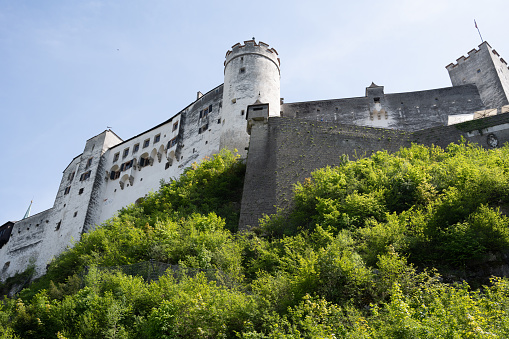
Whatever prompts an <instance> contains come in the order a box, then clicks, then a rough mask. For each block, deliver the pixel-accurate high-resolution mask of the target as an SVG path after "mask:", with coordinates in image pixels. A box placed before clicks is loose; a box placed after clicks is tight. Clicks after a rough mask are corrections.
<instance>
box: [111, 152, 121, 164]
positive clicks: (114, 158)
mask: <svg viewBox="0 0 509 339" xmlns="http://www.w3.org/2000/svg"><path fill="white" fill-rule="evenodd" d="M119 155H120V153H118V152H117V153H115V155H114V156H113V162H116V161H117V160H118V156H119Z"/></svg>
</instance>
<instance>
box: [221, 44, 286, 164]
mask: <svg viewBox="0 0 509 339" xmlns="http://www.w3.org/2000/svg"><path fill="white" fill-rule="evenodd" d="M279 65H280V61H279V58H278V54H277V52H276V50H275V49H274V48H269V45H267V44H266V43H263V42H261V41H260V42H258V44H257V43H256V41H255V40H254V39H253V40H249V41H244V45H241V44H240V43H237V44H236V45H233V46H232V49H231V50H230V51H228V52H227V53H226V60H225V62H224V88H223V108H222V114H221V116H222V119H223V121H222V123H223V127H222V133H221V139H220V147H221V148H228V149H230V150H232V149H234V148H236V149H237V150H238V151H239V153H240V154H241V155H242V156H245V155H246V151H245V148H246V147H247V146H248V145H249V135H248V134H247V131H246V127H247V121H246V114H247V107H248V106H249V105H253V104H260V103H261V104H269V116H279V112H280V90H279V87H280V85H279V78H280V70H279Z"/></svg>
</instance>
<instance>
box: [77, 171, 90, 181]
mask: <svg viewBox="0 0 509 339" xmlns="http://www.w3.org/2000/svg"><path fill="white" fill-rule="evenodd" d="M90 172H91V171H87V172H85V173H83V174H82V175H81V176H80V181H83V180H87V179H88V178H90Z"/></svg>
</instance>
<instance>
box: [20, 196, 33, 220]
mask: <svg viewBox="0 0 509 339" xmlns="http://www.w3.org/2000/svg"><path fill="white" fill-rule="evenodd" d="M32 202H33V199H32V200H31V201H30V206H28V209H27V211H26V213H25V216H24V217H23V219H26V218H28V217H29V216H30V209H31V208H32ZM23 219H21V220H23Z"/></svg>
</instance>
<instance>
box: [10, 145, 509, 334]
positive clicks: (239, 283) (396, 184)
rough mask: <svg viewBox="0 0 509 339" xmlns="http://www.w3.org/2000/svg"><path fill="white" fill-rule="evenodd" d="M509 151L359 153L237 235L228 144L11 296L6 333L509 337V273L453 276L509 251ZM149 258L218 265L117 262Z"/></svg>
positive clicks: (238, 178) (234, 169)
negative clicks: (161, 268)
mask: <svg viewBox="0 0 509 339" xmlns="http://www.w3.org/2000/svg"><path fill="white" fill-rule="evenodd" d="M508 152H509V147H508V146H504V147H502V148H499V149H496V150H490V151H487V150H484V149H482V148H478V147H476V146H474V145H470V144H466V143H460V144H457V145H456V144H451V145H450V146H449V147H448V148H447V149H445V150H444V149H440V148H438V147H429V148H428V147H424V146H417V145H414V146H412V147H410V148H407V149H401V150H400V152H398V153H397V154H394V155H390V154H388V153H386V152H378V153H376V154H374V155H373V156H372V157H370V158H364V159H360V160H358V161H355V162H348V161H344V162H343V163H342V165H341V166H339V167H336V168H324V169H320V170H318V171H315V172H314V173H312V175H311V177H310V178H308V179H306V180H305V181H304V182H302V183H300V184H297V185H296V187H295V198H294V201H293V204H292V205H291V206H292V207H291V208H290V209H288V210H282V211H279V212H278V213H277V214H275V215H272V216H267V217H265V218H264V219H263V220H262V222H261V226H260V228H259V229H258V230H256V232H246V233H237V232H235V231H236V225H237V223H238V212H239V202H240V196H241V193H242V182H243V173H244V165H243V164H242V162H240V161H239V159H238V157H237V156H235V155H233V154H232V153H229V152H226V151H223V152H221V153H220V154H218V155H216V156H214V157H213V158H212V159H209V160H207V161H204V162H202V163H200V164H195V165H193V167H192V168H189V169H187V170H186V172H185V174H184V175H183V176H182V177H181V178H179V179H178V180H174V181H171V182H169V183H164V184H163V185H162V186H161V189H160V190H159V191H158V192H155V193H151V194H149V195H148V196H147V197H145V199H143V201H141V202H140V203H139V204H137V205H131V206H129V207H127V208H124V209H123V210H121V211H120V212H119V213H118V215H117V216H116V217H114V218H112V219H111V220H109V221H107V222H106V223H104V224H103V225H101V226H100V227H98V228H97V229H96V230H94V231H92V232H90V233H88V234H85V235H84V236H83V237H82V239H81V240H80V241H79V242H77V243H76V244H74V246H73V247H72V248H70V249H68V250H67V251H66V252H65V253H63V254H62V255H60V256H59V257H58V258H56V259H55V260H54V261H53V262H52V263H51V264H50V266H49V269H48V273H47V275H46V276H45V277H43V278H42V279H40V280H39V281H38V282H36V283H34V284H32V285H31V286H30V287H29V288H27V289H25V290H24V291H22V292H21V293H20V294H19V295H18V298H17V299H9V298H7V299H5V300H4V303H2V304H0V333H1V334H0V338H61V339H62V338H235V337H237V338H505V337H509V321H508V320H507V319H509V317H508V316H509V306H508V305H509V280H507V279H506V278H501V277H499V278H492V279H491V281H488V280H487V278H488V277H483V278H486V280H483V281H484V282H485V286H483V287H481V288H478V289H474V288H472V287H471V285H469V284H468V283H467V282H462V281H460V280H461V279H452V280H456V281H455V282H451V281H449V280H451V279H449V278H448V279H444V278H443V277H442V276H441V275H440V273H439V272H441V271H442V272H445V273H446V274H449V273H448V272H451V270H452V271H453V270H455V269H459V270H462V271H468V270H475V269H476V267H479V265H491V264H493V263H497V262H501V261H503V258H505V256H506V253H507V251H508V249H509V227H508V226H509V225H508V220H507V217H506V215H505V213H504V211H507V203H508V199H509V195H508V192H509V190H508V180H509V179H508V178H509V177H508V174H509V160H508V159H509V157H508V155H509V154H508ZM149 259H153V260H156V261H160V262H164V263H168V264H173V265H179V267H180V268H181V269H182V270H183V272H186V269H203V270H208V271H211V270H212V271H213V272H217V277H218V278H217V279H212V280H211V279H209V278H208V277H207V275H205V274H204V273H201V274H197V275H185V274H183V275H180V276H179V277H176V276H175V275H174V274H172V272H168V274H165V275H162V276H160V277H159V279H157V280H151V281H145V280H143V278H142V277H141V276H132V275H126V274H123V273H121V272H120V271H115V270H113V269H112V270H110V271H109V270H105V269H104V268H105V267H109V266H112V267H113V266H118V265H130V264H135V263H139V262H141V261H146V260H149ZM98 267H101V269H98ZM85 268H86V269H85ZM225 276H227V277H229V282H230V283H228V284H226V283H224V281H222V280H221V277H223V278H224V277H225Z"/></svg>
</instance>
